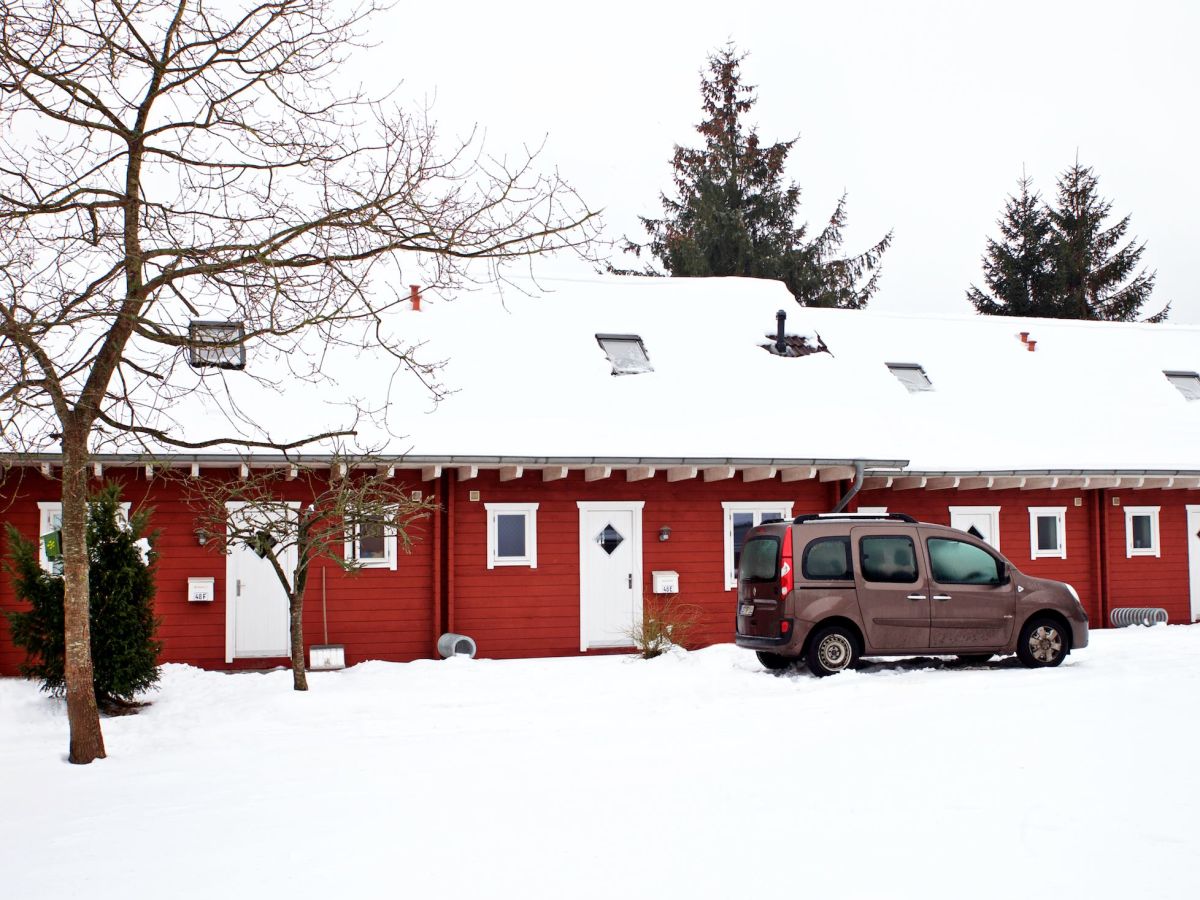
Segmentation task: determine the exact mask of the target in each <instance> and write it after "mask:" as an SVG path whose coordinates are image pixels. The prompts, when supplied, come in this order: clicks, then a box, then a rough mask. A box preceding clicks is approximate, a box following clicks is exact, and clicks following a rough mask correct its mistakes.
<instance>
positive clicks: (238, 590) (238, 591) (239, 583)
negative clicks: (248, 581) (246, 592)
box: [235, 578, 242, 597]
mask: <svg viewBox="0 0 1200 900" xmlns="http://www.w3.org/2000/svg"><path fill="white" fill-rule="evenodd" d="M235 596H238V597H240V596H242V579H240V578H239V579H238V580H237V594H236V595H235Z"/></svg>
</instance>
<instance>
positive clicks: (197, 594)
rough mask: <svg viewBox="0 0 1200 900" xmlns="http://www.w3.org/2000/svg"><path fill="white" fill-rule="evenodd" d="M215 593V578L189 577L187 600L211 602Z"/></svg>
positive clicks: (191, 601)
mask: <svg viewBox="0 0 1200 900" xmlns="http://www.w3.org/2000/svg"><path fill="white" fill-rule="evenodd" d="M216 593H217V589H216V579H215V578H189V579H188V602H189V603H212V602H213V599H214V598H215V596H216Z"/></svg>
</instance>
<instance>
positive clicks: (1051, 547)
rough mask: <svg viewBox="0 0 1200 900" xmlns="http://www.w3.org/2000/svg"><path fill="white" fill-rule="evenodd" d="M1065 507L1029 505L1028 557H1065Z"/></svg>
mask: <svg viewBox="0 0 1200 900" xmlns="http://www.w3.org/2000/svg"><path fill="white" fill-rule="evenodd" d="M1066 531H1067V508H1066V507H1065V506H1031V507H1029V558H1030V559H1043V558H1047V557H1053V558H1056V559H1066V558H1067V534H1066Z"/></svg>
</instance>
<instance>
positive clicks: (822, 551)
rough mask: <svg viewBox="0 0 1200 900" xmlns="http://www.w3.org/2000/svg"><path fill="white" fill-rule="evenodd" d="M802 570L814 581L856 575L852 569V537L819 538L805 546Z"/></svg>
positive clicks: (842, 579) (845, 578)
mask: <svg viewBox="0 0 1200 900" xmlns="http://www.w3.org/2000/svg"><path fill="white" fill-rule="evenodd" d="M802 571H803V572H804V577H805V578H811V579H813V580H814V581H822V580H826V579H828V580H835V581H844V580H848V579H850V578H852V577H854V576H853V575H852V573H851V571H850V538H845V537H832V538H817V539H816V540H815V541H812V542H810V543H809V545H808V546H807V547H805V548H804V562H803V564H802Z"/></svg>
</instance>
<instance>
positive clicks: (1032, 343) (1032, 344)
mask: <svg viewBox="0 0 1200 900" xmlns="http://www.w3.org/2000/svg"><path fill="white" fill-rule="evenodd" d="M1036 346H1037V341H1029V342H1028V343H1027V344H1025V349H1026V350H1028V351H1029V352H1030V353H1032V352H1033V348H1034V347H1036Z"/></svg>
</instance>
